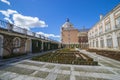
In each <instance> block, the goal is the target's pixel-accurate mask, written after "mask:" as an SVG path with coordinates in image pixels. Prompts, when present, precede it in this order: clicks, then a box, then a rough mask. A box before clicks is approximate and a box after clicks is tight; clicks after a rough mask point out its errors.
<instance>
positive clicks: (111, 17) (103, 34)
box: [88, 4, 120, 50]
mask: <svg viewBox="0 0 120 80" xmlns="http://www.w3.org/2000/svg"><path fill="white" fill-rule="evenodd" d="M88 41H89V48H91V49H105V50H106V49H108V50H120V4H119V5H117V6H116V7H115V8H114V9H112V10H111V11H110V12H109V13H107V14H106V15H105V16H102V15H100V21H99V22H97V23H96V24H95V25H94V26H93V27H92V28H91V29H90V30H89V32H88Z"/></svg>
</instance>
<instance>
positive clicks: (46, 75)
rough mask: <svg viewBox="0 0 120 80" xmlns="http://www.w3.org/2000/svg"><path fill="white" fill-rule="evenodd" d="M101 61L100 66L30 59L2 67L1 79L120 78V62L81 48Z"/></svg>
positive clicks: (0, 70) (102, 79) (82, 79)
mask: <svg viewBox="0 0 120 80" xmlns="http://www.w3.org/2000/svg"><path fill="white" fill-rule="evenodd" d="M79 51H80V52H82V53H84V54H87V55H89V56H91V57H92V58H94V60H97V61H98V62H99V66H86V65H68V64H66V65H65V64H54V63H46V62H37V61H32V60H29V59H26V60H21V61H19V62H15V63H11V64H9V65H5V66H2V67H1V68H0V79H1V80H120V62H119V61H116V60H113V59H109V58H106V57H103V56H100V55H97V54H95V53H90V52H87V51H85V50H79Z"/></svg>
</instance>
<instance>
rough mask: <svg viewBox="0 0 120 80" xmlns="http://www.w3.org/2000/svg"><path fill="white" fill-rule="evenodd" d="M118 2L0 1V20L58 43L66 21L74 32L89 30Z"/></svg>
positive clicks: (84, 0)
mask: <svg viewBox="0 0 120 80" xmlns="http://www.w3.org/2000/svg"><path fill="white" fill-rule="evenodd" d="M119 3H120V0H0V20H4V21H7V22H10V23H12V24H15V25H17V26H20V27H22V28H26V29H28V30H31V31H33V32H36V33H38V34H42V35H44V36H47V37H49V38H52V39H55V40H58V41H60V28H61V26H62V24H64V22H65V20H66V18H69V19H70V22H71V23H73V24H74V26H75V27H76V28H78V29H81V28H82V27H83V26H85V27H86V28H91V27H92V26H93V25H94V24H95V23H96V22H97V21H99V15H100V14H103V15H105V14H106V13H108V12H109V11H110V10H111V9H113V8H114V7H115V6H116V5H118V4H119Z"/></svg>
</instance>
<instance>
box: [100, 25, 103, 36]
mask: <svg viewBox="0 0 120 80" xmlns="http://www.w3.org/2000/svg"><path fill="white" fill-rule="evenodd" d="M102 32H103V30H102V26H100V28H99V34H102Z"/></svg>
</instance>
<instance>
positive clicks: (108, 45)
mask: <svg viewBox="0 0 120 80" xmlns="http://www.w3.org/2000/svg"><path fill="white" fill-rule="evenodd" d="M107 47H108V48H112V47H113V43H112V38H110V39H107Z"/></svg>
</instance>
